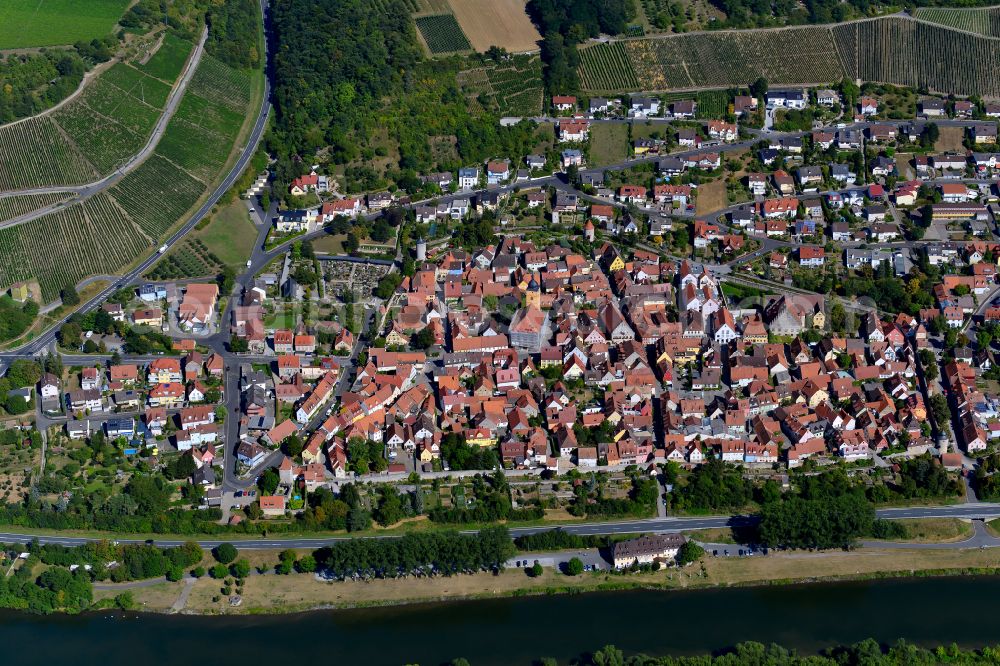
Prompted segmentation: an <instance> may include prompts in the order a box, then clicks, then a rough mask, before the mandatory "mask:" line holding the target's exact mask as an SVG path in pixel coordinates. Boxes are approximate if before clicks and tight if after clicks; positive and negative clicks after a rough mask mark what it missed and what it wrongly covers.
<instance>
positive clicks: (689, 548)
mask: <svg viewBox="0 0 1000 666" xmlns="http://www.w3.org/2000/svg"><path fill="white" fill-rule="evenodd" d="M704 554H705V549H704V548H702V547H701V546H699V545H698V544H696V543H695V542H694V541H685V542H684V545H683V546H681V547H680V550H679V551H678V552H677V563H678V564H680V565H682V566H683V565H685V564H690V563H691V562H697V561H698V560H699V559H701V556H702V555H704Z"/></svg>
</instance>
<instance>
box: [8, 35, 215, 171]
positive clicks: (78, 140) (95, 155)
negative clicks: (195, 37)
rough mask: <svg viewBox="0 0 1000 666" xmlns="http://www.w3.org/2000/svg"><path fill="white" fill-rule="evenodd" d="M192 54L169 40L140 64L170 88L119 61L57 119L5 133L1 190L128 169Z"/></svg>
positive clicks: (48, 117)
mask: <svg viewBox="0 0 1000 666" xmlns="http://www.w3.org/2000/svg"><path fill="white" fill-rule="evenodd" d="M192 48H193V46H192V45H191V44H190V43H187V42H183V41H181V40H175V39H174V38H171V39H168V40H166V41H165V42H164V44H163V45H162V46H161V47H160V49H159V51H157V53H155V54H154V55H153V57H152V58H150V60H149V62H147V63H146V65H144V66H142V67H144V68H145V69H146V70H147V71H150V72H156V73H157V74H158V75H159V76H161V77H162V76H170V77H172V78H170V79H169V82H164V80H161V79H160V78H158V77H154V76H152V75H150V74H148V73H145V72H143V71H140V70H139V69H137V68H136V67H133V66H132V65H130V64H127V63H118V64H115V65H114V66H112V67H111V68H109V69H108V70H107V71H105V72H104V73H102V74H101V75H100V76H99V77H98V78H96V79H95V80H94V81H91V82H90V83H88V84H87V87H86V88H85V89H84V91H83V92H82V93H81V94H80V95H79V96H78V97H76V98H74V99H73V100H72V101H70V102H69V103H67V104H66V105H65V106H63V107H61V108H59V109H57V110H56V111H55V112H54V113H52V114H50V115H45V116H37V117H34V118H30V119H28V120H25V121H22V122H18V123H14V124H10V125H5V126H3V127H0V152H2V153H3V155H4V159H3V161H2V163H0V190H15V189H22V188H27V187H44V186H72V185H80V184H83V183H87V182H91V181H93V180H97V179H98V178H100V177H101V176H104V175H107V174H109V173H111V172H112V171H114V170H115V169H117V168H119V167H121V166H122V165H123V164H125V163H127V162H128V160H129V159H131V158H132V156H133V155H135V154H136V153H137V152H139V151H140V150H142V148H143V146H145V145H146V142H147V141H148V140H149V135H150V133H151V132H152V131H153V128H154V127H155V126H156V123H157V121H158V120H159V117H160V115H161V114H162V113H163V108H164V105H165V104H166V101H167V98H168V96H169V95H170V87H171V86H172V85H173V82H174V80H175V79H176V78H177V76H178V75H179V74H180V71H181V69H182V68H183V65H184V62H185V61H186V59H187V56H188V55H189V54H190V52H191V49H192ZM206 57H207V56H206ZM199 69H200V67H199ZM193 83H194V82H193V81H192V84H193Z"/></svg>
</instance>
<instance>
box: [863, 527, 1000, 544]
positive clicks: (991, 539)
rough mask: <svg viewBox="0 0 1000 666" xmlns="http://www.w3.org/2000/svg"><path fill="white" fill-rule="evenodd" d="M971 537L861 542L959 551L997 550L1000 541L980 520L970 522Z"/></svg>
mask: <svg viewBox="0 0 1000 666" xmlns="http://www.w3.org/2000/svg"><path fill="white" fill-rule="evenodd" d="M972 529H973V531H972V536H970V537H969V538H968V539H963V540H962V541H946V542H939V543H912V542H906V541H862V542H861V545H862V546H865V547H866V548H889V549H906V550H960V549H963V548H998V547H1000V539H998V538H997V537H995V536H993V535H992V534H990V533H989V532H988V531H987V530H986V523H985V522H984V521H982V520H973V521H972Z"/></svg>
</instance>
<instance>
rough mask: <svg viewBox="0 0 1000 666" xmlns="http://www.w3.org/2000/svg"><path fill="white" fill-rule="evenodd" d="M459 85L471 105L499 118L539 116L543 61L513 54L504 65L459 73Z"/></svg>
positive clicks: (488, 65) (488, 63)
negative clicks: (496, 114) (480, 107)
mask: <svg viewBox="0 0 1000 666" xmlns="http://www.w3.org/2000/svg"><path fill="white" fill-rule="evenodd" d="M458 84H459V86H461V88H462V91H463V92H464V93H465V94H466V95H467V96H468V97H469V98H470V102H472V103H473V105H476V104H479V105H483V106H484V107H486V110H489V111H491V112H495V113H499V114H500V115H501V116H537V115H540V114H541V113H542V61H541V59H539V58H538V56H534V55H524V54H520V55H513V56H510V58H509V59H508V60H505V61H504V62H500V63H495V62H487V63H486V64H484V65H483V66H481V67H474V68H472V69H466V70H463V71H461V72H459V74H458Z"/></svg>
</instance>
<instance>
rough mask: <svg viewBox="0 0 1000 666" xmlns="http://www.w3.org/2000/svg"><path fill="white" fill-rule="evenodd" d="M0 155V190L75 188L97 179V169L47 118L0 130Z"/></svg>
mask: <svg viewBox="0 0 1000 666" xmlns="http://www.w3.org/2000/svg"><path fill="white" fill-rule="evenodd" d="M68 106H72V104H70V105H68ZM0 154H2V155H3V165H2V167H0V190H17V189H22V188H25V187H32V186H42V185H77V184H80V183H86V182H89V181H92V180H95V179H96V178H97V177H98V172H97V169H95V168H94V166H93V165H92V164H91V163H90V162H89V161H87V159H86V158H85V157H84V156H83V154H81V152H80V150H79V149H78V148H77V147H76V146H75V145H73V144H72V143H71V142H70V141H67V139H66V135H65V134H64V133H63V131H62V129H61V128H60V127H59V126H58V125H57V124H56V123H55V122H54V121H53V120H52V117H51V116H39V117H37V118H32V119H30V120H26V121H23V122H18V123H12V124H10V125H4V126H3V127H0Z"/></svg>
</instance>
